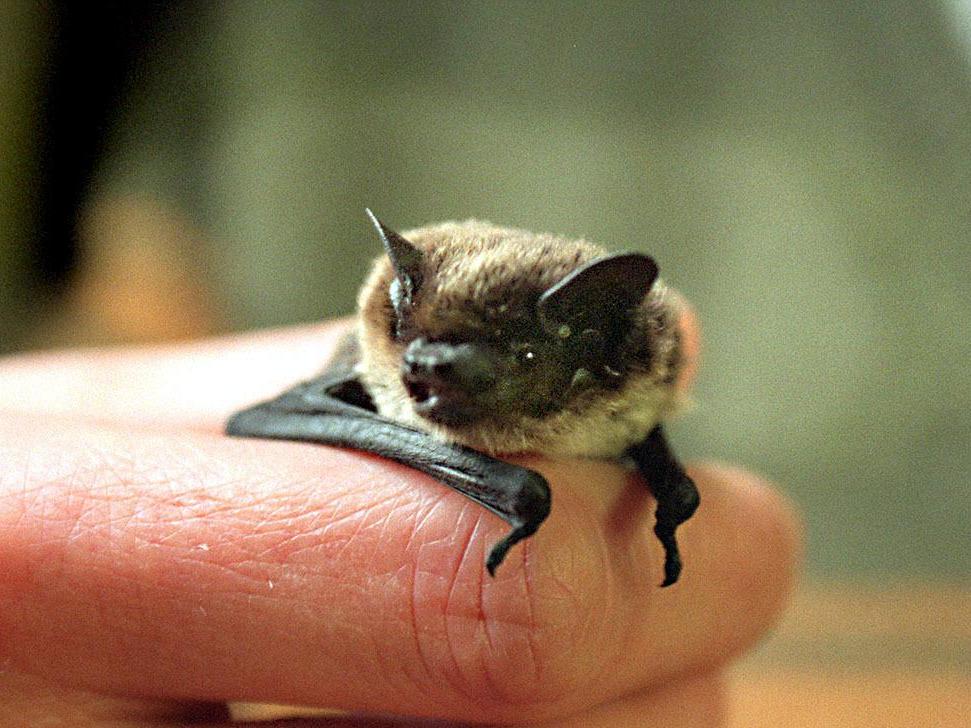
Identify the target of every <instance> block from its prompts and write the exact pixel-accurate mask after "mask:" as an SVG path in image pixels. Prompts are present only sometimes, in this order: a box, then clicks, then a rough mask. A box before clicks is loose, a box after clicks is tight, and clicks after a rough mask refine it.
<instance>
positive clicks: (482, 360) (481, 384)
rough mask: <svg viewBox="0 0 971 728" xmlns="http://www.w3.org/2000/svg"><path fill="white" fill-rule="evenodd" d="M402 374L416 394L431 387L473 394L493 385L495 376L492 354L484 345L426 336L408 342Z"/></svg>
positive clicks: (402, 363)
mask: <svg viewBox="0 0 971 728" xmlns="http://www.w3.org/2000/svg"><path fill="white" fill-rule="evenodd" d="M401 375H402V378H403V379H404V381H405V384H406V385H408V387H409V389H410V391H412V393H413V395H414V393H415V392H416V391H426V392H427V390H428V389H429V388H431V389H435V390H448V391H452V392H455V393H462V394H468V395H471V394H475V393H476V392H478V391H481V390H483V389H486V388H488V387H491V386H492V385H493V384H494V383H495V379H496V376H495V367H494V365H493V362H492V357H491V356H490V355H489V352H488V351H487V350H486V349H485V348H484V347H482V346H477V345H475V344H468V343H466V344H446V343H441V342H429V341H426V340H425V339H415V340H414V341H412V342H411V344H409V345H408V348H407V349H406V350H405V353H404V356H403V357H402V362H401Z"/></svg>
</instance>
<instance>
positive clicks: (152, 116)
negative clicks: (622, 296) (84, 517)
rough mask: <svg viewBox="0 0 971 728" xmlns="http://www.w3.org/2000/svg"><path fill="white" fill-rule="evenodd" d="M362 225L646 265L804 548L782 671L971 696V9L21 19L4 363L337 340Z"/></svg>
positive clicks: (4, 283) (282, 8) (229, 8)
mask: <svg viewBox="0 0 971 728" xmlns="http://www.w3.org/2000/svg"><path fill="white" fill-rule="evenodd" d="M365 205H369V206H371V207H373V208H374V209H375V210H376V211H377V212H378V214H379V215H380V216H381V217H382V218H383V219H384V220H386V221H387V222H388V223H389V224H391V225H392V226H394V227H398V228H407V227H410V226H417V225H421V224H424V223H427V222H431V221H437V220H442V219H450V218H466V217H471V216H475V217H480V218H486V219H490V220H492V221H494V222H499V223H504V224H512V225H516V226H521V227H525V228H530V229H535V230H544V231H553V232H558V233H563V234H568V235H576V236H581V235H582V236H586V237H588V238H590V239H592V240H595V241H598V242H601V243H603V244H605V245H607V246H609V247H612V248H615V249H619V248H627V249H635V250H642V251H647V252H650V253H652V254H653V255H654V256H655V257H656V258H657V260H658V261H659V262H660V265H661V268H662V274H663V275H665V277H666V278H667V279H668V281H669V282H671V283H673V284H674V285H675V286H676V287H678V288H680V289H681V290H682V291H684V292H685V293H686V294H687V296H688V297H689V298H690V299H691V301H692V302H693V303H694V305H695V306H696V307H697V309H698V311H699V312H700V316H701V319H702V322H703V325H704V342H705V345H704V359H703V365H702V369H701V374H700V378H699V381H698V385H697V390H696V399H697V403H698V406H697V408H696V409H695V410H694V411H693V412H692V413H691V414H689V415H687V416H686V417H684V418H683V419H682V420H680V421H679V422H677V423H676V424H675V425H674V427H673V429H674V430H675V433H674V440H675V442H677V444H678V446H679V450H680V451H681V452H682V453H683V454H684V455H685V456H688V457H715V458H719V459H723V460H730V461H738V462H741V463H744V464H746V465H748V466H751V467H753V468H755V469H757V470H759V471H762V472H764V473H765V474H767V475H768V476H770V477H771V478H773V479H774V480H776V481H778V482H780V483H782V484H783V485H784V487H785V488H786V490H787V491H788V492H789V493H790V494H791V495H792V497H793V498H794V499H795V500H796V501H797V502H798V503H799V504H800V505H801V507H802V509H803V512H804V514H805V517H806V521H807V523H808V534H809V536H808V574H809V577H810V578H809V580H808V583H810V584H816V585H825V586H819V587H818V588H817V589H816V590H815V591H811V592H808V593H806V594H808V596H807V595H806V594H804V595H803V596H802V597H801V599H802V602H800V604H801V607H800V609H799V610H797V611H796V618H795V621H794V622H792V623H791V624H790V626H788V627H787V626H785V625H784V627H783V630H782V634H783V635H786V634H788V635H789V638H788V641H784V643H783V644H782V646H781V647H780V646H778V644H779V643H770V645H769V646H768V647H767V648H765V652H766V655H764V659H765V660H768V661H770V662H771V661H772V660H773V659H775V660H776V661H778V662H780V663H786V664H794V661H795V662H798V661H800V660H802V661H804V662H805V663H806V664H809V663H813V661H814V660H819V659H823V657H826V658H827V659H831V660H832V661H834V662H835V663H840V664H843V663H845V662H846V661H847V660H849V661H850V662H853V660H854V659H857V657H858V656H859V655H860V654H862V655H864V656H866V655H870V656H871V657H873V656H874V655H881V656H882V657H886V656H887V655H890V657H892V658H893V659H898V658H899V659H900V660H903V661H904V663H903V664H907V665H910V664H911V663H915V664H917V665H918V666H919V665H921V664H924V663H928V664H933V665H935V666H942V665H943V666H944V669H945V672H946V674H947V675H952V676H953V675H961V676H964V678H966V676H967V674H968V668H969V664H971V647H969V640H971V626H969V623H968V616H967V614H968V613H969V612H966V611H965V609H969V608H971V597H969V580H968V577H969V572H971V489H969V479H971V366H969V362H971V283H969V276H971V2H967V1H966V0H964V1H961V0H939V1H938V2H932V3H913V2H908V1H906V0H883V1H880V2H877V1H874V2H845V1H840V2H837V1H835V0H831V1H827V2H816V3H800V2H791V3H785V2H784V3H762V2H753V3H739V2H730V1H728V0H724V1H716V2H708V3H643V2H609V3H593V4H591V3H579V2H578V3H574V2H535V3H514V2H500V3H497V2H486V3H470V4H457V3H452V2H424V3H420V4H413V3H389V2H377V1H358V2H346V3H316V2H273V3H269V2H267V3H264V2H237V3H199V4H191V3H190V4H174V5H163V4H155V3H149V4H138V3H135V4H131V3H102V4H95V5H92V6H85V7H81V6H78V7H75V8H70V7H59V6H55V5H54V4H43V5H41V4H34V3H27V2H17V1H13V2H6V3H0V351H8V352H9V351H16V350H19V349H25V348H36V347H41V346H64V345H78V344H95V343H97V344H100V343H108V342H132V341H148V340H160V339H172V338H181V337H192V336H199V335H204V334H208V333H213V332H221V331H227V330H236V329H244V328H249V327H259V326H273V325H280V324H286V323H289V322H296V321H307V320H313V319H320V318H324V317H330V316H335V315H338V314H346V313H349V312H350V311H351V310H352V307H353V301H354V295H355V291H356V288H357V286H358V284H359V282H360V280H361V278H362V276H363V274H364V272H365V270H366V268H367V265H368V261H369V260H370V259H371V258H372V257H373V256H375V255H376V254H377V253H378V252H379V250H380V249H379V244H378V241H377V240H376V239H375V236H374V234H373V232H372V231H371V230H370V229H369V227H368V224H367V221H366V220H365V218H364V215H363V208H364V206H365ZM847 585H849V586H847ZM915 595H916V596H915ZM846 599H849V601H846ZM827 600H829V601H827ZM841 600H843V601H841ZM854 600H855V601H854ZM908 600H910V601H909V602H908ZM934 600H939V601H938V602H935V601H934ZM891 603H893V604H894V605H895V606H894V607H893V608H898V609H899V610H902V611H900V613H899V614H897V613H896V612H893V614H896V616H893V614H891V615H890V616H887V613H886V610H887V609H888V605H889V604H891ZM908 603H912V604H913V605H914V607H915V610H916V611H913V610H912V611H909V612H908V611H907V608H906V604H908ZM901 604H903V605H904V606H900V605H901ZM928 604H932V605H933V604H936V605H937V606H936V610H937V611H936V612H934V611H930V613H926V612H925V613H924V619H925V620H926V625H927V627H926V629H924V622H921V621H919V617H915V615H918V614H919V613H920V612H921V607H923V609H926V608H927V605H928ZM821 605H822V606H821ZM807 610H808V611H807ZM814 610H815V611H814ZM874 610H876V611H874ZM881 610H882V611H881ZM877 612H879V613H880V614H883V615H884V616H883V617H879V618H876V619H877V621H878V622H879V620H880V619H889V620H890V621H889V622H887V631H886V633H883V632H877V633H871V631H872V624H873V621H872V620H871V619H868V618H865V617H861V614H863V615H866V614H876V613H877ZM891 612H892V609H891ZM807 615H809V616H807ZM813 615H815V616H813ZM962 615H963V616H962ZM850 617H852V618H853V619H859V622H858V623H856V622H852V619H850ZM837 618H839V619H843V620H847V619H850V622H852V624H855V625H856V626H855V627H853V626H852V624H850V625H849V626H847V625H846V624H844V627H846V629H848V630H850V632H849V633H848V634H849V637H846V635H843V637H840V636H839V635H836V636H834V637H833V640H835V641H834V642H832V643H827V644H828V646H820V645H819V644H818V643H817V642H815V641H813V640H814V639H816V636H818V634H819V632H820V630H821V629H824V627H821V626H820V625H825V624H830V625H831V624H833V620H834V619H837ZM800 620H801V621H800ZM814 620H815V621H814ZM915 620H917V621H915ZM941 620H944V622H943V623H944V624H945V625H946V629H945V630H944V632H935V631H934V630H933V629H932V626H933V625H935V624H938V623H939V622H940V621H941ZM837 621H838V619H837ZM787 624H789V623H787ZM792 624H795V626H792ZM841 624H842V623H841ZM800 625H801V626H800ZM787 629H789V630H790V632H791V633H790V632H786V630H787ZM793 630H794V631H793ZM868 630H870V631H868ZM927 630H930V631H927ZM841 639H842V642H841V641H840V640H841ZM772 644H776V645H777V646H776V647H773V646H772ZM888 645H892V649H891V651H890V652H889V653H888V652H887V651H886V650H887V649H888V647H887V646H888ZM773 650H774V652H773ZM821 656H823V657H821ZM874 659H876V658H874ZM881 659H882V658H881ZM841 660H842V663H841V662H840V661H841ZM878 682H879V684H880V686H882V687H880V689H884V690H887V688H886V685H887V684H888V683H887V681H886V680H879V681H878ZM890 684H892V681H891V683H890ZM941 684H942V683H941V682H940V680H936V681H934V680H932V681H930V682H929V683H928V685H929V686H930V687H928V686H923V687H922V688H921V690H923V691H924V694H925V696H926V694H927V693H926V691H927V690H928V689H929V690H931V695H932V697H933V689H934V686H938V687H939V686H940V685H941ZM960 685H961V686H962V687H963V686H966V685H967V683H966V682H960ZM898 692H899V691H898V690H897V689H896V688H890V689H889V692H888V694H891V693H892V694H897V693H898ZM904 692H906V691H904ZM916 692H918V693H919V692H921V691H920V690H918V691H916ZM872 695H873V692H872V689H871V688H868V689H867V691H864V692H862V693H861V699H863V698H865V697H867V696H869V697H871V698H872ZM783 702H785V701H783ZM952 704H953V701H952ZM787 707H788V709H790V710H791V709H792V703H791V701H790V702H789V704H788V705H787ZM746 708H747V709H753V708H752V706H751V705H748V706H746ZM816 709H818V707H817V708H816ZM858 712H860V711H849V712H848V713H847V715H848V716H851V717H852V716H853V715H854V714H856V713H858ZM891 713H892V714H893V715H895V716H896V717H898V718H899V717H900V716H901V713H900V709H899V708H895V709H894V711H891ZM888 715H889V714H888ZM870 717H872V715H871V716H870ZM755 724H756V723H753V722H749V723H746V725H755ZM818 724H819V725H824V724H825V723H818ZM870 724H871V723H859V725H870ZM873 724H874V725H876V724H877V723H873ZM793 725H794V723H793ZM842 725H857V723H852V722H851V723H842Z"/></svg>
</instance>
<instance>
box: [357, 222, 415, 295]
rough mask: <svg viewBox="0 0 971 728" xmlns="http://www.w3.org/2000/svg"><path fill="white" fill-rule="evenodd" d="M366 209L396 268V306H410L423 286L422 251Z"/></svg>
mask: <svg viewBox="0 0 971 728" xmlns="http://www.w3.org/2000/svg"><path fill="white" fill-rule="evenodd" d="M364 211H365V212H366V213H367V215H368V217H369V218H371V222H372V223H373V224H374V227H375V228H376V229H377V231H378V235H380V236H381V242H382V243H384V249H385V250H386V251H387V253H388V257H389V258H390V259H391V265H392V267H393V268H394V274H395V279H396V281H397V286H396V288H397V291H396V293H395V292H393V294H392V298H394V299H398V300H396V301H395V308H396V309H398V308H399V306H400V305H401V304H406V305H409V306H410V305H411V304H412V303H413V302H414V297H415V295H416V294H417V293H418V289H419V288H420V287H421V281H422V269H423V263H424V261H423V258H422V253H421V251H420V250H419V249H418V248H416V247H415V246H414V244H413V243H411V242H410V241H409V240H407V239H405V238H404V237H403V236H401V235H399V234H398V233H396V232H395V231H394V230H392V229H391V228H389V227H388V226H387V225H385V224H384V223H383V222H381V221H380V220H378V218H377V217H376V216H375V215H374V213H373V212H371V210H370V209H368V208H366V207H365V208H364ZM399 313H400V312H399Z"/></svg>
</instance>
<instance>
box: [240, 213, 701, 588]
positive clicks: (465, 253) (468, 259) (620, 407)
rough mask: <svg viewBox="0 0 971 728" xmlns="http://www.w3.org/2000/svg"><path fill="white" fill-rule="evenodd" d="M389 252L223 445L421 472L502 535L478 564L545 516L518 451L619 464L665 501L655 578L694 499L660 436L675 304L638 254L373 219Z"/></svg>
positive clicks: (673, 551) (671, 557)
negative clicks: (340, 450)
mask: <svg viewBox="0 0 971 728" xmlns="http://www.w3.org/2000/svg"><path fill="white" fill-rule="evenodd" d="M367 213H368V215H369V216H370V218H371V221H372V222H373V223H374V226H375V227H376V229H377V231H378V234H379V235H380V237H381V240H382V242H383V243H384V247H385V251H386V253H387V255H384V256H381V257H380V258H379V259H378V260H377V261H375V264H374V267H373V269H372V271H371V274H370V276H369V277H368V279H367V281H366V282H365V284H364V287H363V288H362V289H361V293H360V297H359V300H358V304H359V310H360V316H359V321H358V327H357V331H356V332H355V333H354V334H353V335H351V336H349V337H348V338H347V339H346V340H345V342H344V343H343V345H342V346H341V347H340V349H339V351H338V352H337V354H336V355H335V357H334V359H333V360H332V361H331V363H330V364H329V365H328V367H327V368H326V369H325V371H324V372H323V373H322V374H321V375H320V376H319V377H317V378H315V379H312V380H310V381H308V382H304V383H302V384H299V385H297V386H296V387H294V388H293V389H291V390H289V391H287V392H285V393H284V394H282V395H280V396H279V397H277V398H276V399H273V400H271V401H269V402H265V403H262V404H259V405H256V406H255V407H252V408H250V409H247V410H244V411H243V412H240V413H237V414H236V415H234V416H233V417H232V418H231V419H230V421H229V423H228V425H227V431H228V433H229V434H231V435H239V436H249V437H268V438H279V439H287V440H304V441H311V442H318V443H324V444H332V445H341V446H345V447H352V448H356V449H359V450H365V451H368V452H374V453H377V454H380V455H384V456H385V457H389V458H391V459H394V460H397V461H398V462H402V463H405V464H407V465H410V466H412V467H414V468H416V469H418V470H421V471H423V472H426V473H429V474H431V475H433V476H435V477H436V478H438V479H439V480H440V481H442V482H443V483H445V484H446V485H449V486H451V487H452V488H455V489H456V490H459V491H460V492H462V493H464V494H465V495H466V496H468V497H469V498H471V499H473V500H475V501H476V502H478V503H480V504H481V505H483V506H485V507H486V508H488V509H490V510H491V511H493V512H494V513H496V514H497V515H499V516H500V517H501V518H503V519H504V520H506V522H507V523H509V524H510V525H511V526H512V531H511V532H510V533H509V534H508V535H507V536H506V537H505V538H504V539H502V540H501V541H500V542H499V543H497V544H496V545H495V546H494V547H493V549H492V551H491V553H490V554H489V557H488V560H487V562H486V565H487V568H488V570H489V573H490V574H492V573H494V572H495V569H496V567H498V566H499V564H500V563H501V562H502V560H503V558H504V557H505V555H506V553H507V552H508V550H509V548H511V547H512V546H513V545H514V544H515V543H517V542H518V541H520V540H522V539H524V538H526V537H527V536H530V535H532V534H533V533H534V532H535V531H536V529H537V528H539V526H540V524H541V523H542V522H543V520H544V519H545V518H546V516H547V515H548V513H549V510H550V490H549V486H548V484H547V483H546V481H545V479H543V477H542V476H540V475H539V474H538V473H536V472H534V471H532V470H529V469H527V468H522V467H519V466H515V465H511V464H509V463H505V462H503V461H502V460H498V459H497V458H495V457H493V456H495V455H500V454H510V453H524V452H531V453H540V454H543V455H548V456H554V457H555V456H566V457H570V456H582V457H594V458H617V459H620V458H628V459H630V460H632V461H633V462H634V463H635V464H636V466H637V468H638V469H639V470H640V472H641V473H642V474H643V475H644V477H645V479H646V481H647V484H648V487H649V488H650V489H651V491H652V492H653V494H654V496H655V498H656V499H657V512H656V523H655V527H654V531H655V533H656V534H657V537H658V538H659V539H660V541H661V543H662V544H663V546H664V549H665V564H664V582H663V584H662V586H668V585H670V584H673V583H674V582H675V581H677V579H678V576H679V574H680V572H681V559H680V556H679V553H678V547H677V542H676V540H675V529H676V528H677V527H678V525H680V524H681V523H683V522H684V521H685V520H687V519H688V518H689V517H690V516H691V515H692V514H693V513H694V511H695V509H696V508H697V506H698V491H697V489H696V488H695V486H694V483H693V482H692V481H691V479H690V478H689V477H688V476H687V475H686V474H685V471H684V469H683V468H682V466H681V464H680V463H679V462H678V461H677V459H676V458H675V457H674V455H673V454H672V453H671V450H670V448H669V447H668V445H667V442H666V440H665V437H664V433H663V430H662V426H661V424H660V423H661V421H662V419H663V418H665V417H666V416H668V415H669V414H671V413H672V412H673V411H675V410H676V409H677V407H678V404H679V394H678V391H679V390H678V388H677V387H676V381H677V378H678V374H679V373H680V371H681V369H682V367H683V364H684V359H683V352H682V342H681V334H680V330H679V328H678V321H679V317H680V314H681V310H682V305H683V304H682V302H681V299H680V297H679V296H678V295H677V294H676V293H675V292H674V291H673V290H671V289H669V288H667V287H666V286H665V285H664V284H663V283H662V282H661V281H660V280H659V279H658V277H657V274H658V269H657V265H656V264H655V262H654V260H653V259H652V258H650V257H649V256H647V255H643V254H640V253H620V254H612V255H609V254H607V253H606V252H605V251H604V250H603V249H601V248H600V247H598V246H596V245H593V244H592V243H589V242H586V241H583V240H568V239H565V238H560V237H557V236H554V235H546V234H542V235H536V234H533V233H529V232H526V231H524V230H518V229H515V228H504V227H497V226H494V225H491V224H489V223H486V222H478V221H475V220H469V221H466V222H449V223H443V224H440V225H433V226H429V227H424V228H420V229H417V230H412V231H409V232H407V233H405V234H404V235H400V234H398V233H396V232H394V231H393V230H391V229H390V228H388V227H387V226H385V225H384V224H383V223H381V222H380V221H379V220H378V219H377V218H376V217H374V215H373V214H372V213H371V211H370V210H368V211H367Z"/></svg>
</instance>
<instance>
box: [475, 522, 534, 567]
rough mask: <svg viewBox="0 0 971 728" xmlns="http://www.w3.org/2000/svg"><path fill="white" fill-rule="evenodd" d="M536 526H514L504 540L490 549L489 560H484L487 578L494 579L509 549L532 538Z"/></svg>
mask: <svg viewBox="0 0 971 728" xmlns="http://www.w3.org/2000/svg"><path fill="white" fill-rule="evenodd" d="M538 526H539V524H536V525H532V524H526V525H522V526H516V527H515V528H514V529H513V530H512V531H510V532H509V534H508V535H507V536H506V537H505V538H504V539H502V540H501V541H499V542H498V543H497V544H496V545H495V546H493V547H492V551H490V552H489V558H487V559H486V571H488V572H489V576H492V577H494V576H495V575H496V569H498V568H499V565H500V564H501V563H502V562H503V561H504V560H505V558H506V554H507V553H509V549H511V548H512V547H513V546H515V545H516V544H517V543H519V542H520V541H522V540H523V539H524V538H526V537H528V536H532V535H533V534H534V533H536V529H537V528H538Z"/></svg>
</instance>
